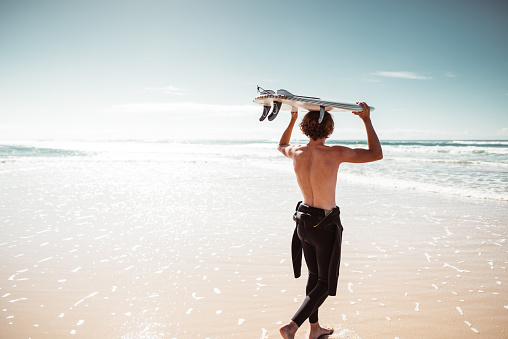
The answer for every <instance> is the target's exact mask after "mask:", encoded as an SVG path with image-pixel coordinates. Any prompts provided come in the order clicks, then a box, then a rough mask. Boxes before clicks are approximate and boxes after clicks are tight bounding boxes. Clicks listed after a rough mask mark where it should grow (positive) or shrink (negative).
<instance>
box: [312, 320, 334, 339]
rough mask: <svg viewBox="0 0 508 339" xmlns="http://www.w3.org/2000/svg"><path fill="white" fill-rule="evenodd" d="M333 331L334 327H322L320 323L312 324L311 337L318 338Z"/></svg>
mask: <svg viewBox="0 0 508 339" xmlns="http://www.w3.org/2000/svg"><path fill="white" fill-rule="evenodd" d="M332 333H333V328H325V327H321V326H320V325H319V323H314V324H310V335H309V339H318V338H319V337H321V336H322V335H329V334H332Z"/></svg>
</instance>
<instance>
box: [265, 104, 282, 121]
mask: <svg viewBox="0 0 508 339" xmlns="http://www.w3.org/2000/svg"><path fill="white" fill-rule="evenodd" d="M281 106H282V102H279V101H274V102H273V109H272V113H270V115H269V116H268V121H272V120H273V119H275V118H276V117H277V114H279V111H280V107H281Z"/></svg>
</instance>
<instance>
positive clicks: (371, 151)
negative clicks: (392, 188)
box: [336, 102, 383, 163]
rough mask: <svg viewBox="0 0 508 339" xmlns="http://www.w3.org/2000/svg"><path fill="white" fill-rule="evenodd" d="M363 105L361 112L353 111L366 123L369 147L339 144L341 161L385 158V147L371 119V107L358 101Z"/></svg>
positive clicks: (359, 161) (361, 161) (353, 161)
mask: <svg viewBox="0 0 508 339" xmlns="http://www.w3.org/2000/svg"><path fill="white" fill-rule="evenodd" d="M358 104H360V106H362V108H363V110H362V111H361V112H353V113H354V114H356V115H358V116H359V117H360V118H361V119H362V120H363V123H364V124H365V130H366V131H367V142H368V149H363V148H349V147H343V146H338V147H337V148H336V149H337V152H338V153H339V157H340V161H341V162H352V163H364V162H371V161H376V160H381V159H383V149H382V148H381V143H380V142H379V138H378V137H377V134H376V131H375V130H374V126H372V121H371V120H370V107H369V106H368V105H367V104H366V103H364V102H360V103H358Z"/></svg>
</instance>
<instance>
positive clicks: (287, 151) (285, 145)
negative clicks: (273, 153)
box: [277, 111, 298, 159]
mask: <svg viewBox="0 0 508 339" xmlns="http://www.w3.org/2000/svg"><path fill="white" fill-rule="evenodd" d="M296 119H298V111H296V112H291V121H289V125H288V127H287V128H286V130H285V131H284V133H282V137H281V138H280V141H279V146H278V147H277V149H278V150H279V151H280V152H281V153H282V154H284V156H286V157H288V158H290V159H291V158H292V155H293V154H292V150H293V148H294V146H295V145H290V144H289V141H290V140H291V133H292V132H293V128H294V127H295V123H296Z"/></svg>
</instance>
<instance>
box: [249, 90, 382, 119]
mask: <svg viewBox="0 0 508 339" xmlns="http://www.w3.org/2000/svg"><path fill="white" fill-rule="evenodd" d="M258 92H259V93H260V95H258V96H257V97H255V98H254V102H255V103H256V104H259V105H262V106H263V114H262V115H261V118H259V121H263V120H265V118H266V117H267V116H268V120H269V121H272V120H273V119H275V118H276V117H277V114H278V113H279V111H280V110H283V111H297V110H298V109H305V110H308V111H320V112H321V114H320V117H319V122H321V121H322V120H323V116H324V112H337V111H350V112H353V111H354V112H361V111H362V110H363V109H362V106H360V105H357V104H350V103H345V102H335V101H326V100H321V99H320V98H315V97H306V96H301V95H293V94H292V93H290V92H288V91H286V90H284V89H280V90H278V91H277V94H275V92H274V91H272V90H264V89H262V88H260V87H259V86H258ZM270 109H271V113H270V115H268V113H269V112H270ZM374 109H375V108H374V107H372V106H370V110H371V111H373V110H374Z"/></svg>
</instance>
